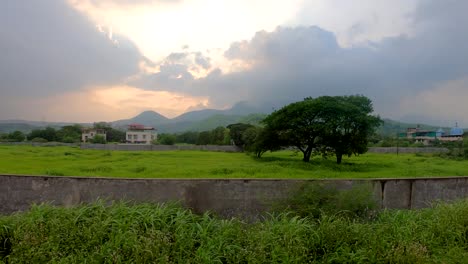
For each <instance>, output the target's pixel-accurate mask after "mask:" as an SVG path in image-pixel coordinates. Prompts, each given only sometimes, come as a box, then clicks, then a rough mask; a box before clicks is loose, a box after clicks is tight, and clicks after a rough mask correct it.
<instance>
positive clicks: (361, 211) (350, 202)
mask: <svg viewBox="0 0 468 264" xmlns="http://www.w3.org/2000/svg"><path fill="white" fill-rule="evenodd" d="M371 187H372V186H368V185H364V184H363V185H360V186H354V187H353V188H351V189H349V190H338V189H337V188H336V187H330V186H324V185H322V184H320V183H314V182H311V183H308V184H304V185H302V186H300V187H299V188H298V189H297V190H295V191H294V193H293V194H292V196H291V198H290V199H289V200H288V201H286V204H283V205H280V208H284V209H285V210H291V211H292V212H294V214H297V215H300V216H302V217H312V218H320V217H322V216H323V215H336V214H340V215H341V216H346V217H350V218H358V217H359V218H363V217H365V218H368V217H369V216H371V215H372V214H373V213H374V212H375V210H376V209H377V208H378V207H377V203H376V201H375V197H373V192H372V188H371ZM284 209H283V210H284Z"/></svg>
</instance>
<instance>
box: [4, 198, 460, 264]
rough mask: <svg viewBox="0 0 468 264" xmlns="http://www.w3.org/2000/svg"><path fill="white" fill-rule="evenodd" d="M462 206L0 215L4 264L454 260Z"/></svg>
mask: <svg viewBox="0 0 468 264" xmlns="http://www.w3.org/2000/svg"><path fill="white" fill-rule="evenodd" d="M467 226H468V200H463V201H460V202H457V203H454V204H438V205H436V206H435V207H433V208H429V209H423V210H418V211H413V210H407V211H384V212H381V213H379V214H378V215H376V217H375V218H373V219H368V220H366V221H362V220H361V219H360V218H350V217H343V216H342V215H341V214H333V215H330V214H326V213H323V214H322V215H320V216H319V217H318V218H316V219H312V218H308V217H307V218H302V217H299V216H296V215H294V214H291V213H281V214H275V215H271V216H267V217H265V219H264V220H263V221H259V222H255V223H251V224H247V223H244V222H242V221H240V220H238V219H229V220H223V219H218V218H216V217H213V216H212V215H210V214H207V213H206V214H203V215H195V214H193V213H192V212H190V211H189V210H186V209H183V208H181V207H179V206H177V205H174V204H168V205H157V204H130V203H125V202H114V203H111V204H110V205H106V203H105V202H103V201H98V202H95V203H92V204H89V205H81V206H76V207H72V208H59V207H53V206H50V205H34V206H33V207H32V208H31V210H29V211H27V212H23V213H18V214H14V215H10V216H0V261H4V262H7V263H45V262H52V263H462V262H463V260H466V259H468V249H467V247H466V245H467V243H468V237H467V235H466V234H467V233H466V232H467Z"/></svg>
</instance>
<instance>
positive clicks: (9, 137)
mask: <svg viewBox="0 0 468 264" xmlns="http://www.w3.org/2000/svg"><path fill="white" fill-rule="evenodd" d="M25 139H26V136H25V135H24V134H23V132H21V131H18V130H16V131H14V132H11V133H8V134H2V135H0V142H1V141H4V142H23V141H24V140H25Z"/></svg>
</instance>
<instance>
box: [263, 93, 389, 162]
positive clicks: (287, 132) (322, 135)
mask: <svg viewBox="0 0 468 264" xmlns="http://www.w3.org/2000/svg"><path fill="white" fill-rule="evenodd" d="M372 112H373V107H372V102H371V100H370V99H369V98H367V97H365V96H362V95H353V96H322V97H317V98H311V97H309V98H305V99H304V100H303V101H299V102H295V103H292V104H289V105H286V106H284V107H283V108H281V109H280V110H277V111H275V112H273V113H272V114H270V115H269V116H267V117H266V118H265V120H264V121H263V123H264V124H265V130H266V131H268V133H265V132H264V134H268V135H269V138H271V139H274V141H271V142H269V143H268V144H265V143H266V142H264V143H263V145H265V146H268V147H269V148H278V147H279V146H281V147H289V146H294V147H296V148H297V149H298V150H300V151H301V152H302V153H303V161H306V162H307V161H309V160H310V157H311V155H312V154H313V153H317V154H319V153H320V154H322V155H324V156H326V155H329V154H334V155H336V159H337V163H341V159H342V156H343V155H348V156H350V155H352V154H362V153H364V152H366V151H367V143H368V139H369V137H370V136H371V134H372V133H373V132H374V129H375V128H376V127H378V126H379V125H380V123H381V119H380V118H379V117H378V116H373V115H371V114H372ZM272 134H274V135H275V136H272ZM267 141H269V140H267Z"/></svg>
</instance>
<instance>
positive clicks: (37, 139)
mask: <svg viewBox="0 0 468 264" xmlns="http://www.w3.org/2000/svg"><path fill="white" fill-rule="evenodd" d="M31 142H34V143H46V142H48V141H47V139H45V138H41V137H35V138H33V139H31Z"/></svg>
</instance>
